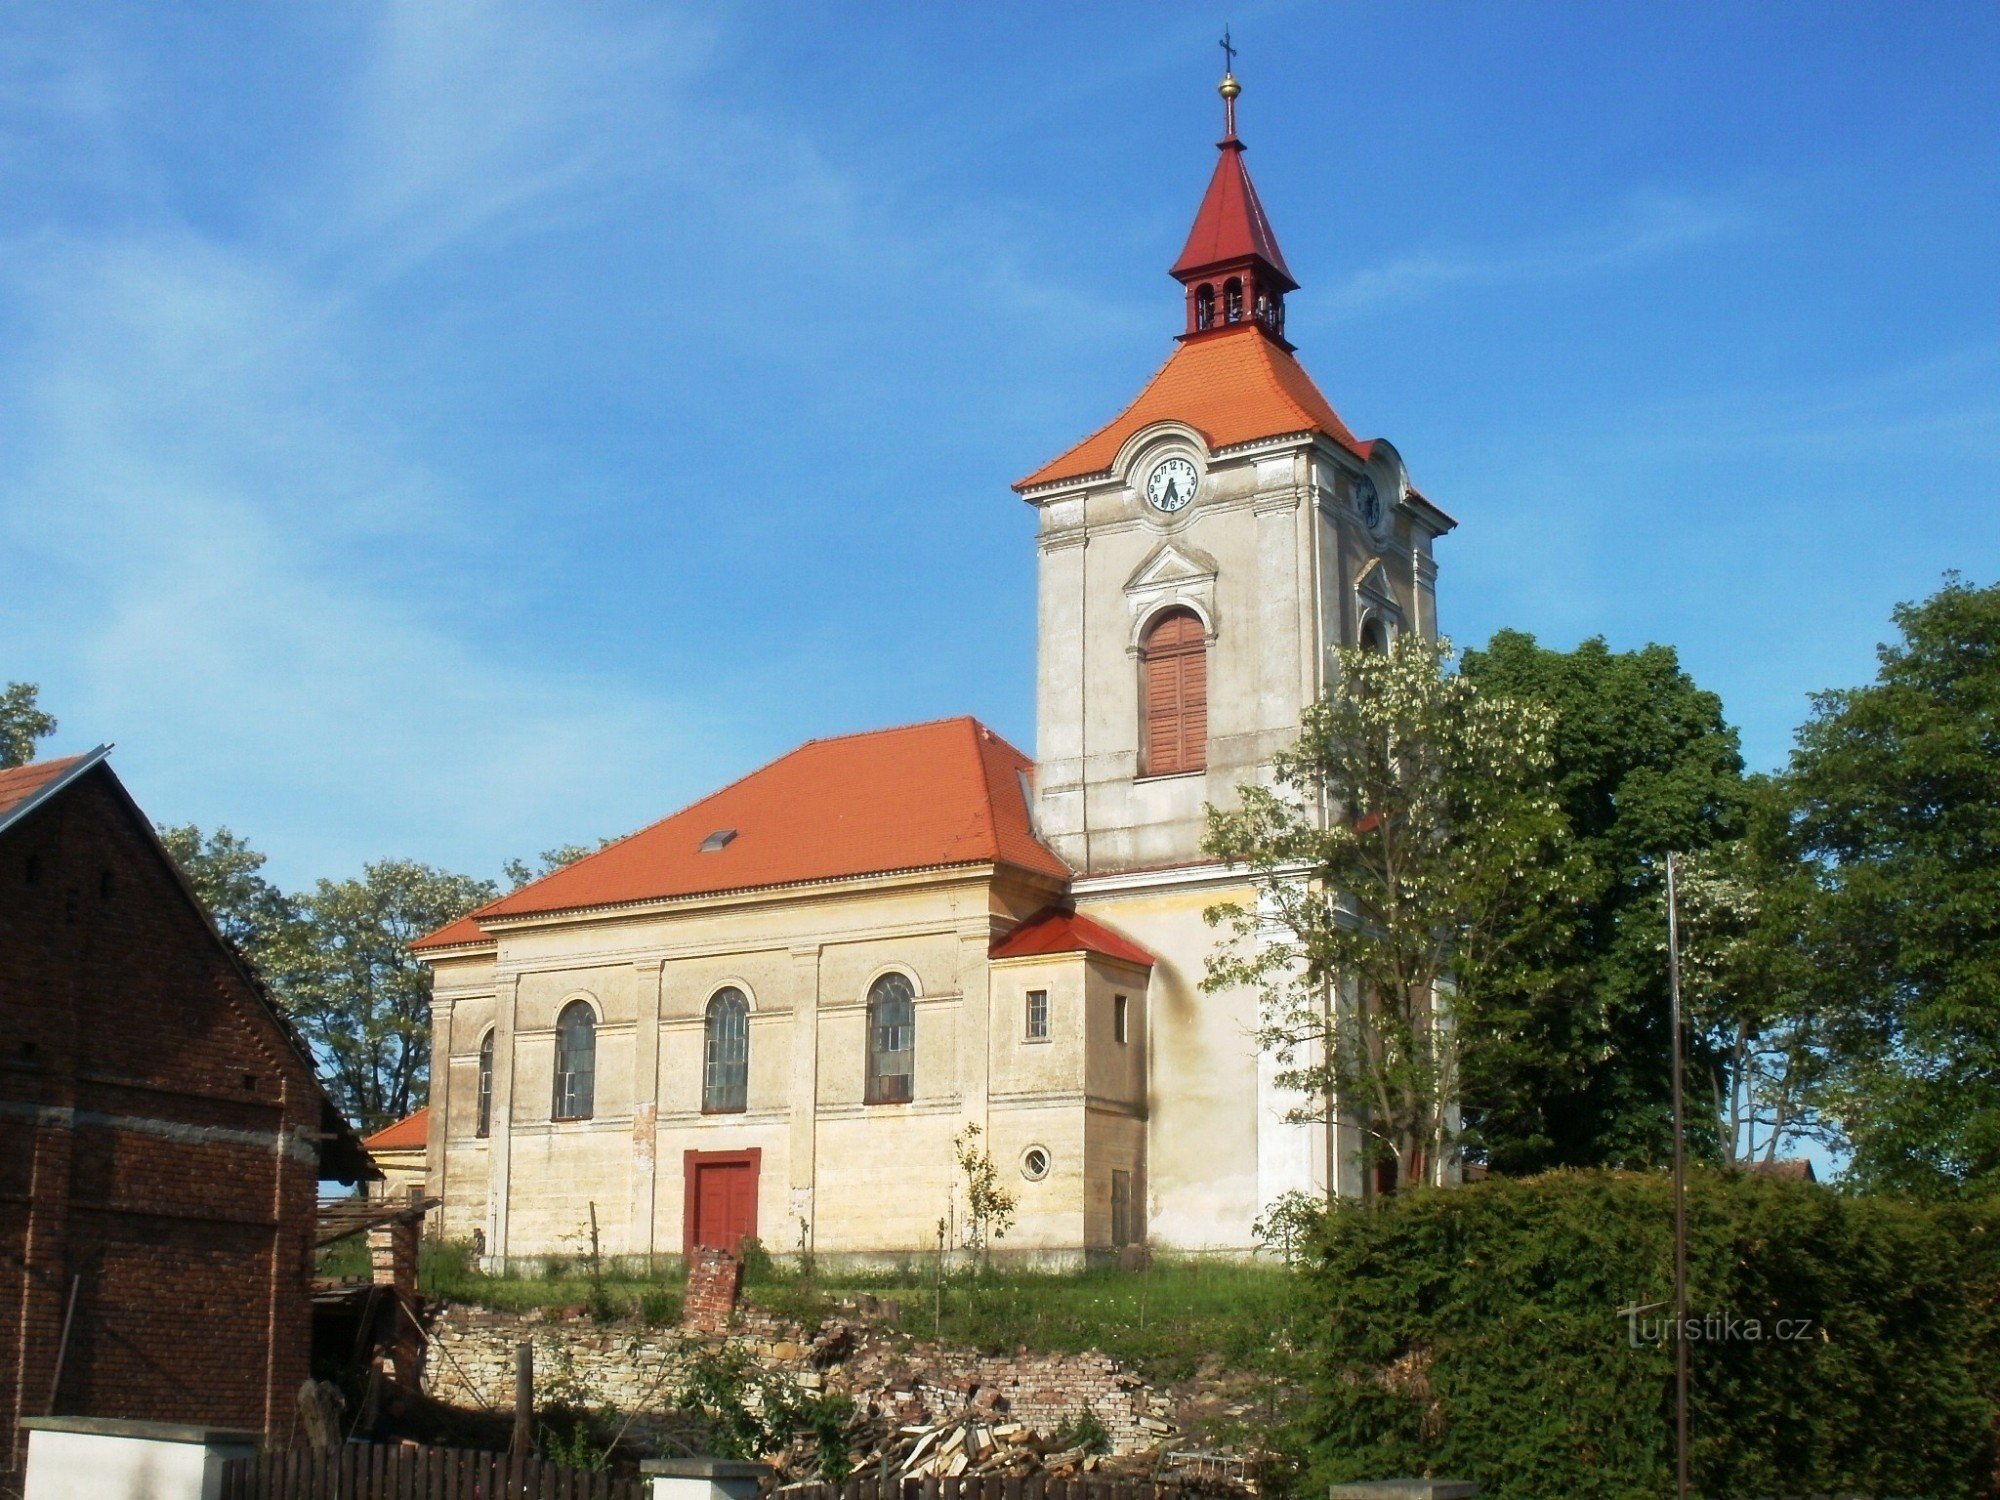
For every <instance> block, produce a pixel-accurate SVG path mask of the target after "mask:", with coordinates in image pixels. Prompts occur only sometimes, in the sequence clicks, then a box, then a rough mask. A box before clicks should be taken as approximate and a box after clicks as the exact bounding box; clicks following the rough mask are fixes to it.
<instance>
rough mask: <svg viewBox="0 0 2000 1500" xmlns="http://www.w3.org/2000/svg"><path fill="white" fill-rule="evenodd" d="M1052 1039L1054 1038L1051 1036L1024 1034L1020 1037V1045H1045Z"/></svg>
mask: <svg viewBox="0 0 2000 1500" xmlns="http://www.w3.org/2000/svg"><path fill="white" fill-rule="evenodd" d="M1054 1040H1055V1038H1054V1037H1052V1036H1024V1037H1022V1038H1021V1045H1022V1046H1023V1047H1046V1046H1048V1044H1049V1043H1050V1042H1052V1041H1054Z"/></svg>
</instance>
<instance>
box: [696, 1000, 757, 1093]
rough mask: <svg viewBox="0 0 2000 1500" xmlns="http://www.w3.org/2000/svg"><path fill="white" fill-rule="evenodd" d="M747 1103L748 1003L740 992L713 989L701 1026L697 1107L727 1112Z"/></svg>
mask: <svg viewBox="0 0 2000 1500" xmlns="http://www.w3.org/2000/svg"><path fill="white" fill-rule="evenodd" d="M749 1104H750V1002H749V1001H748V1000H746V999H745V998H744V997H743V991H741V990H739V989H736V988H735V987H733V986H732V987H731V988H729V989H726V990H717V991H716V992H715V994H714V995H713V996H712V997H711V998H710V1000H709V1002H708V1019H707V1020H706V1021H705V1022H704V1023H703V1026H702V1072H701V1107H702V1109H703V1110H704V1111H706V1112H707V1113H709V1114H729V1113H732V1112H734V1111H737V1110H742V1109H747V1108H748V1107H749Z"/></svg>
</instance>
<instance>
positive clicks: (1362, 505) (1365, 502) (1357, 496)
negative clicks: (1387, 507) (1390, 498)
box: [1354, 474, 1382, 531]
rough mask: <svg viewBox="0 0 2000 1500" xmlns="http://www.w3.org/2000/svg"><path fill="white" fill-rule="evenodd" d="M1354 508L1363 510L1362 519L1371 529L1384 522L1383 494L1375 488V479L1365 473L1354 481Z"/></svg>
mask: <svg viewBox="0 0 2000 1500" xmlns="http://www.w3.org/2000/svg"><path fill="white" fill-rule="evenodd" d="M1354 508H1355V509H1356V510H1358V511H1360V512H1361V519H1362V521H1363V522H1365V523H1366V524H1367V527H1368V529H1369V530H1370V531H1374V530H1375V529H1376V528H1378V527H1379V526H1381V524H1382V496H1381V494H1380V492H1378V491H1377V490H1376V488H1375V481H1374V480H1372V479H1370V478H1369V477H1368V476H1367V475H1366V474H1363V475H1362V476H1361V477H1360V478H1359V479H1357V480H1355V481H1354Z"/></svg>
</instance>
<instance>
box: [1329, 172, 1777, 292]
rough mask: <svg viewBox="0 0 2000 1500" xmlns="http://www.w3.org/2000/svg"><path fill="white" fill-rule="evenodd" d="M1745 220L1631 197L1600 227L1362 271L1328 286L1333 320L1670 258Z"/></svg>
mask: <svg viewBox="0 0 2000 1500" xmlns="http://www.w3.org/2000/svg"><path fill="white" fill-rule="evenodd" d="M1748 222H1749V221H1748V220H1747V219H1746V217H1745V216H1744V215H1742V214H1741V213H1739V212H1737V211H1735V210H1733V209H1731V208H1729V207H1727V206H1726V205H1724V204H1721V203H1716V202H1705V201H1702V200H1699V199H1694V198H1687V197H1682V196H1679V195H1677V194H1671V193H1660V192H1642V193H1635V194H1633V195H1631V196H1630V197H1628V198H1627V199H1626V200H1625V201H1624V202H1623V203H1622V204H1621V205H1619V207H1618V209H1617V210H1616V211H1615V212H1614V213H1612V214H1611V215H1609V216H1608V217H1607V218H1606V219H1604V220H1603V221H1602V222H1600V223H1597V224H1593V225H1589V226H1586V227H1584V228H1581V229H1577V230H1574V231H1571V232H1569V233H1566V234H1562V235H1556V236H1552V237H1549V238H1543V239H1537V240H1531V241H1527V242H1524V243H1520V244H1515V245H1497V246H1485V247H1479V248H1464V249H1446V250H1419V251H1415V252H1413V253H1411V254H1407V255H1402V256H1399V257H1397V258H1396V259H1394V260H1391V261H1387V262H1385V263H1383V264H1381V265H1378V266H1365V267H1363V268H1362V269H1360V270H1358V271H1356V272H1354V273H1353V274H1352V275H1350V276H1349V277H1348V278H1347V279H1346V280H1345V281H1343V282H1342V283H1341V284H1340V285H1339V286H1337V287H1335V288H1333V291H1332V294H1331V296H1330V298H1329V299H1328V302H1327V311H1328V312H1329V313H1330V314H1332V315H1336V316H1337V315H1340V314H1354V313H1371V312H1375V311H1378V310H1380V309H1381V308H1384V307H1391V306H1396V305H1399V304H1404V303H1409V302H1414V301H1419V300H1421V299H1423V298H1425V297H1428V296H1431V295H1433V294H1435V293H1437V292H1440V291H1444V290H1447V289H1450V288H1454V287H1461V286H1492V285H1496V284H1502V283H1506V282H1521V281H1545V280H1552V279H1556V278H1561V277H1569V276H1580V275H1584V274H1587V273H1589V272H1593V271H1600V270H1605V269H1609V268H1613V267H1617V266H1621V265H1626V264H1630V263H1632V262H1636V261H1643V260H1649V259H1653V258H1655V257H1658V256H1663V255H1671V254H1674V253H1676V252H1678V251H1681V250H1688V249H1694V248H1698V247H1700V246H1703V245H1708V244H1712V243H1714V242H1716V241H1718V240H1721V239H1724V238H1727V237H1729V236H1732V235H1736V234H1740V233H1743V232H1744V231H1745V230H1746V229H1747V228H1748Z"/></svg>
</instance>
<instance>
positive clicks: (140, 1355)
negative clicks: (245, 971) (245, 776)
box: [0, 767, 321, 1464]
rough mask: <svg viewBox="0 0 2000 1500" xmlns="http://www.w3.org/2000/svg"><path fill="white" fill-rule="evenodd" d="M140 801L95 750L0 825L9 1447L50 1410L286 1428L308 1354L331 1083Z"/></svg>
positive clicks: (1, 1283)
mask: <svg viewBox="0 0 2000 1500" xmlns="http://www.w3.org/2000/svg"><path fill="white" fill-rule="evenodd" d="M139 817H140V815H139V814H137V811H136V809H134V808H132V806H131V804H130V803H129V802H128V801H127V800H126V798H125V797H124V795H123V793H122V790H121V789H120V788H119V787H118V786H117V783H116V782H115V780H114V779H113V778H112V776H111V773H110V771H109V769H108V768H104V767H99V768H97V769H95V770H92V771H90V772H88V773H86V774H85V775H84V776H83V777H82V778H80V779H79V780H78V781H76V782H75V783H73V784H72V785H71V786H69V787H68V788H67V789H65V790H64V791H62V792H60V793H59V794H58V795H56V796H55V797H53V798H51V799H50V801H49V802H47V803H46V804H44V805H43V806H41V807H39V808H37V809H36V810H35V811H33V812H32V813H30V814H29V815H28V816H27V817H25V818H24V819H22V820H21V821H20V822H19V823H17V824H15V825H14V826H13V827H11V828H9V829H7V830H6V831H5V832H4V833H0V1421H4V1423H5V1427H6V1431H5V1433H4V1435H0V1464H5V1463H7V1462H10V1461H11V1460H12V1458H13V1446H12V1445H13V1443H14V1439H15V1435H16V1429H15V1422H16V1420H17V1419H18V1418H20V1417H22V1416H31V1415H38V1414H42V1413H46V1412H49V1411H51V1410H53V1411H55V1412H58V1413H61V1414H64V1415H89V1416H116V1417H135V1418H152V1419H157V1420H172V1421H185V1422H202V1423H209V1424H214V1425H226V1426H232V1427H244V1428H252V1429H256V1430H263V1431H269V1432H271V1433H273V1434H274V1435H276V1436H278V1437H283V1436H284V1435H285V1434H286V1433H288V1432H289V1430H290V1427H291V1422H292V1407H293V1402H294V1399H295V1394H296V1392H297V1390H298V1387H299V1385H300V1383H301V1382H302V1381H303V1380H304V1378H305V1375H306V1371H307V1361H308V1350H309V1345H310V1325H311V1305H310V1300H309V1283H310V1275H311V1244H312V1226H313V1216H314V1203H315V1198H316V1191H317V1177H318V1172H317V1166H316V1161H317V1150H318V1148H317V1145H316V1132H317V1130H318V1127H319V1124H320V1108H321V1099H320V1095H319V1092H318V1089H317V1086H316V1085H315V1083H314V1081H313V1079H312V1077H311V1074H310V1072H309V1071H308V1070H307V1068H306V1066H305V1065H304V1064H303V1062H302V1061H301V1060H300V1058H299V1057H298V1056H297V1054H296V1053H295V1052H294V1051H293V1050H292V1049H291V1047H290V1046H289V1045H288V1044H287V1043H286V1041H285V1039H284V1037H283V1036H282V1034H281V1033H280V1032H279V1030H278V1028H277V1026H276V1024H275V1023H274V1022H273V1020H272V1019H271V1017H270V1016H269V1014H268V1013H267V1012H266V1011H265V1010H264V1009H263V1006H262V1004H261V1002H260V1001H259V1000H258V999H257V998H256V996H255V995H254V993H253V992H252V991H251V990H250V989H249V987H248V986H247V985H246V983H245V981H244V980H243V978H242V976H241V974H240V973H239V972H238V970H237V969H236V967H235V965H234V964H233V963H232V961H231V960H230V958H229V956H228V954H227V952H226V951H225V950H224V949H223V948H221V946H220V945H219V944H218V943H217V941H216V939H215V938H214V936H213V934H212V933H211V932H210V931H209V929H208V928H207V927H206V925H205V924H204V923H203V922H202V920H201V919H200V917H199V916H198V915H197V914H196V912H195V911H194V910H193V908H192V907H191V905H190V904H189V902H188V900H187V899H186V897H185V896H184V895H183V893H182V891H181V888H180V887H179V885H178V883H177V881H176V880H175V878H174V876H173V874H172V873H171V871H170V869H169V868H168V867H167V866H166V865H165V864H164V863H163V859H162V856H161V855H160V854H159V852H158V851H157V849H156V847H155V846H154V844H153V842H152V840H151V838H150V836H149V834H148V833H147V831H146V829H145V827H144V825H143V823H141V822H140V821H139ZM72 1291H74V1297H75V1312H74V1316H73V1318H72V1319H71V1323H70V1331H69V1336H68V1342H67V1345H66V1347H64V1349H63V1353H62V1358H61V1366H60V1373H59V1374H58V1368H57V1353H58V1347H59V1345H61V1344H62V1328H63V1322H64V1317H65V1313H66V1311H67V1310H68V1308H69V1305H70V1300H71V1296H72ZM52 1391H53V1395H52Z"/></svg>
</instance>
